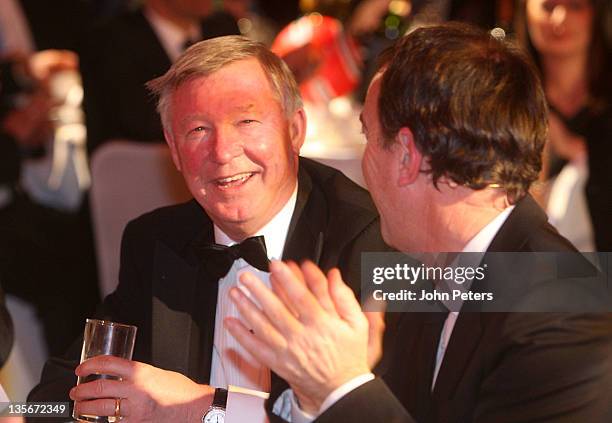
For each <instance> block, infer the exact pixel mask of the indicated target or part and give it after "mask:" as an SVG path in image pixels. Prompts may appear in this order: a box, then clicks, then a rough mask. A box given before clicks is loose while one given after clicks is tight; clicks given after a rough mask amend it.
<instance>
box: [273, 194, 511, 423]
mask: <svg viewBox="0 0 612 423" xmlns="http://www.w3.org/2000/svg"><path fill="white" fill-rule="evenodd" d="M512 210H514V206H510V207H507V208H505V209H504V210H503V211H502V212H501V213H499V214H498V215H497V216H496V217H495V218H494V219H493V220H492V221H491V222H489V223H488V224H487V225H486V226H485V227H484V228H482V229H481V230H480V232H478V233H477V234H476V235H475V236H474V237H473V238H472V239H471V240H470V241H469V242H468V243H467V244H466V246H465V247H464V248H463V250H462V252H464V253H467V252H473V253H484V252H485V251H487V248H489V245H491V242H492V241H493V238H495V235H497V232H499V229H500V228H501V227H502V225H503V224H504V222H505V221H506V219H508V216H509V215H510V213H512ZM458 316H459V313H458V312H450V313H449V314H448V317H447V318H446V321H445V322H444V327H443V328H442V333H441V335H440V342H439V344H438V352H437V354H436V367H435V371H434V377H433V381H432V385H431V389H432V390H433V387H434V385H435V383H436V378H437V377H438V372H439V371H440V367H441V366H442V361H443V359H444V353H445V352H446V348H447V347H448V343H449V342H450V338H451V335H452V333H453V329H454V328H455V323H456V322H457V317H458ZM372 379H374V375H373V374H371V373H370V374H365V375H362V376H359V377H357V378H355V379H352V380H350V381H348V382H347V383H346V384H344V385H342V386H340V387H339V388H338V389H336V390H335V391H334V392H332V393H331V394H330V395H329V396H328V397H327V398H326V399H325V401H324V402H323V404H322V405H321V408H320V409H319V411H318V413H317V414H316V415H310V414H308V413H305V412H304V411H302V410H301V409H300V408H299V405H298V404H297V401H296V399H295V396H294V395H293V391H292V390H290V389H287V390H286V391H285V392H283V394H282V395H281V396H280V397H279V399H278V400H277V401H276V403H275V404H274V413H275V414H277V415H279V416H281V417H283V418H285V419H286V420H288V421H290V422H291V423H310V422H312V421H313V420H314V419H315V418H317V417H318V416H319V415H321V413H323V412H324V411H325V410H327V409H328V408H329V407H331V406H332V405H333V404H335V403H336V402H337V401H339V400H340V399H341V398H342V397H343V396H345V395H346V394H348V393H349V392H351V391H353V390H355V389H357V388H358V387H360V386H361V385H363V384H365V383H367V382H369V381H370V380H372ZM287 404H290V406H287ZM288 409H290V410H291V414H290V418H289V419H288V418H287V414H288V413H287V410H288Z"/></svg>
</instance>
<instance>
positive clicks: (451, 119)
mask: <svg viewBox="0 0 612 423" xmlns="http://www.w3.org/2000/svg"><path fill="white" fill-rule="evenodd" d="M361 120H362V123H363V131H364V133H365V136H366V138H367V148H366V151H365V154H364V158H363V170H364V174H365V179H366V182H367V184H368V186H369V188H370V190H371V193H372V198H373V199H374V203H375V204H376V207H377V208H378V210H379V212H380V214H381V227H382V234H383V238H384V239H385V240H386V241H387V242H388V243H389V244H390V245H392V246H393V247H396V248H397V249H398V250H401V251H405V252H431V253H435V252H462V251H464V252H478V253H484V252H525V253H531V252H572V251H575V249H573V247H572V245H571V244H570V243H569V242H568V241H567V240H565V239H564V238H562V237H561V236H560V235H559V234H558V233H557V232H556V231H555V229H554V228H553V227H551V226H550V225H549V224H548V222H547V218H546V215H545V214H544V213H543V212H542V210H541V209H540V208H539V207H538V205H537V204H536V203H535V202H534V200H533V199H532V198H531V196H530V195H529V193H528V190H529V188H530V186H531V184H532V183H533V182H534V181H535V180H536V178H537V175H538V172H539V170H540V167H541V153H542V147H543V144H544V140H545V137H546V100H545V97H544V94H543V91H542V88H541V86H540V83H539V81H538V78H537V76H536V73H535V71H534V69H533V67H532V66H531V65H530V64H529V62H528V60H526V59H525V56H524V55H523V54H522V53H521V52H519V51H518V50H516V49H515V48H513V47H512V46H510V45H508V44H507V43H506V42H505V41H503V40H500V39H499V37H498V38H496V37H494V36H492V35H491V34H488V33H485V32H481V31H479V30H476V29H473V28H470V27H468V26H464V25H459V24H447V25H443V26H437V27H436V26H434V27H429V28H422V29H418V30H415V31H414V32H412V33H410V34H409V35H407V36H406V37H404V38H403V39H401V40H399V41H398V42H397V44H396V45H395V46H393V47H392V49H391V50H389V51H387V53H386V54H385V55H384V56H383V66H382V68H381V70H380V71H379V73H378V74H377V76H376V77H375V78H374V80H373V81H372V83H371V85H370V87H369V91H368V95H367V98H366V102H365V106H364V109H363V112H362V115H361ZM573 270H577V269H573ZM271 271H272V277H271V279H272V287H273V290H270V289H269V288H268V287H266V286H264V285H263V284H262V283H261V282H260V281H259V280H258V279H257V278H256V277H254V276H252V275H245V276H243V277H242V281H243V283H244V285H245V288H246V291H245V289H244V288H243V290H232V292H231V293H230V295H231V297H232V299H233V300H234V301H235V303H236V304H237V305H238V306H239V310H240V312H241V315H242V318H241V319H235V318H228V319H226V325H227V327H228V328H229V330H230V332H231V333H233V334H234V336H236V338H237V339H238V340H239V341H240V342H241V343H242V344H243V345H244V346H245V347H246V348H247V350H249V351H251V352H252V353H253V354H254V356H255V357H257V358H258V359H259V360H260V362H261V363H263V364H264V365H266V366H268V367H270V368H271V369H272V370H273V371H275V372H276V373H277V374H278V375H280V376H281V377H283V378H284V379H285V380H286V381H288V382H289V385H290V387H291V389H290V390H287V391H285V392H283V394H282V395H292V396H293V397H294V398H296V400H295V402H297V403H298V404H299V408H298V411H299V413H294V415H293V416H292V419H291V422H293V423H295V422H310V421H313V420H314V421H317V422H322V423H323V422H349V421H363V422H397V423H400V422H401V423H404V422H405V423H408V422H415V421H416V422H419V423H434V422H435V423H442V422H444V423H449V422H453V423H465V422H527V421H538V422H578V421H584V422H586V421H589V422H603V421H610V419H611V418H612V399H611V395H612V386H611V385H612V354H611V351H612V313H600V314H597V313H590V314H589V313H584V314H577V313H557V314H553V313H504V312H498V313H473V312H467V311H466V310H465V307H466V304H463V308H462V309H461V310H460V311H459V312H451V313H405V314H403V315H401V317H400V319H399V322H395V323H396V324H394V325H393V326H392V327H391V325H389V328H388V329H387V333H386V336H385V340H386V341H388V342H385V344H384V348H383V351H384V355H383V361H382V364H383V366H381V368H382V369H383V378H382V379H379V378H375V377H374V375H373V374H372V373H371V370H370V369H371V365H372V362H373V361H375V359H376V358H377V357H376V356H377V354H379V353H380V349H379V347H378V345H377V344H376V340H375V339H372V338H371V336H370V337H368V319H366V316H365V315H364V314H363V313H362V312H361V310H360V308H359V305H358V303H357V301H356V300H355V298H354V296H353V294H352V293H351V291H350V290H349V289H348V288H347V287H346V285H344V284H343V283H342V280H341V276H340V273H339V272H338V271H337V270H333V271H331V272H330V273H329V274H328V275H327V277H326V276H325V275H324V274H323V273H322V272H321V271H320V270H319V269H318V268H317V266H315V265H313V264H312V263H304V264H302V266H301V268H300V267H298V266H297V265H295V264H292V263H290V264H285V263H282V262H273V263H272V265H271ZM558 281H559V280H557V282H558ZM510 282H511V283H513V284H515V285H517V286H518V288H520V289H522V290H525V292H528V290H529V289H530V287H529V285H528V282H526V280H523V279H519V278H517V279H516V280H514V279H513V280H512V281H510ZM474 286H475V287H476V288H477V283H476V282H475V284H474ZM246 293H249V294H250V298H249V297H248V296H247V295H246ZM573 300H578V299H577V298H571V299H569V300H565V301H569V302H572V301H573ZM256 303H257V304H259V305H261V306H262V308H259V307H258V306H257V305H256ZM561 306H564V304H561ZM565 306H567V307H568V308H567V309H571V306H572V304H565ZM370 323H376V319H370ZM369 327H370V331H371V328H372V324H370V326H369ZM374 327H375V329H376V330H378V331H380V330H382V329H381V328H382V324H381V323H380V321H379V322H378V323H376V324H375V325H374ZM247 328H248V329H250V330H247ZM383 380H384V382H383ZM273 405H274V401H270V402H269V406H270V407H269V408H270V410H269V412H270V417H271V420H274V421H277V420H280V418H279V417H278V416H276V414H280V413H277V411H278V410H277V409H276V407H273ZM294 411H295V410H294Z"/></svg>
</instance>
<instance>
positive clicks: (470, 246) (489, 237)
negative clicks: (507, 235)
mask: <svg viewBox="0 0 612 423" xmlns="http://www.w3.org/2000/svg"><path fill="white" fill-rule="evenodd" d="M512 210H514V206H509V207H506V208H505V209H504V210H503V211H502V212H501V213H500V214H498V215H497V216H496V217H495V219H493V220H492V221H490V222H489V223H488V224H487V226H485V227H484V228H482V229H481V230H480V232H478V233H477V234H476V235H475V236H474V238H472V239H471V240H470V241H469V242H468V243H467V244H466V246H465V247H463V250H462V252H464V253H467V252H473V253H484V252H485V251H487V248H489V245H491V242H493V238H495V235H497V232H499V230H500V228H501V227H502V225H503V224H504V222H505V221H506V219H508V216H510V213H512Z"/></svg>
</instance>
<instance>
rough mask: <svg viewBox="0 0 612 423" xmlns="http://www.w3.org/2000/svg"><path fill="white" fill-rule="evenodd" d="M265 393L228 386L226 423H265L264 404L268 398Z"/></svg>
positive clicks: (266, 419) (266, 420)
mask: <svg viewBox="0 0 612 423" xmlns="http://www.w3.org/2000/svg"><path fill="white" fill-rule="evenodd" d="M268 396H269V394H268V393H267V392H260V391H255V390H251V389H245V388H240V387H237V386H231V385H230V386H229V387H228V393H227V405H226V409H225V414H226V415H225V422H226V423H242V422H253V423H267V422H268V418H267V416H266V410H265V407H264V402H265V400H266V399H267V398H268Z"/></svg>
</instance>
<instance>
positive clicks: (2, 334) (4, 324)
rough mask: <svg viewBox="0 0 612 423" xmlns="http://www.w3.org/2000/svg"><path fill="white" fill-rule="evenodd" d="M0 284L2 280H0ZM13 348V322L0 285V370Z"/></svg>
mask: <svg viewBox="0 0 612 423" xmlns="http://www.w3.org/2000/svg"><path fill="white" fill-rule="evenodd" d="M0 282H2V280H1V279H0ZM12 346H13V322H12V320H11V315H10V314H9V312H8V310H7V309H6V305H5V304H4V292H3V291H2V286H1V285H0V369H1V368H2V366H3V365H4V363H6V360H7V359H8V356H9V353H10V352H11V347H12Z"/></svg>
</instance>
